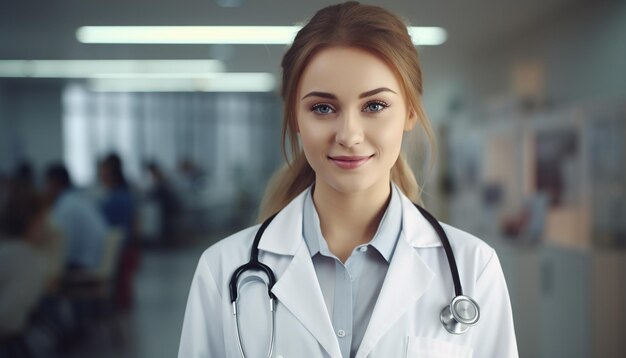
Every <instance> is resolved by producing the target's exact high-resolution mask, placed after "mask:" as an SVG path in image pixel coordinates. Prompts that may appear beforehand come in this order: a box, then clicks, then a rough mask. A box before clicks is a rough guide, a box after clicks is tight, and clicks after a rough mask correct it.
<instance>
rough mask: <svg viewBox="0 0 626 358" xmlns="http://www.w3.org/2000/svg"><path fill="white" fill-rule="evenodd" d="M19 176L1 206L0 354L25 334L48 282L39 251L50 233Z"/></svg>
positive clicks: (33, 195)
mask: <svg viewBox="0 0 626 358" xmlns="http://www.w3.org/2000/svg"><path fill="white" fill-rule="evenodd" d="M19 177H20V175H19V174H18V175H15V176H13V177H12V178H11V184H9V189H8V192H7V197H6V200H5V201H4V203H3V204H2V205H1V206H0V346H2V345H3V344H6V346H5V347H0V352H2V350H3V349H6V350H10V349H11V348H10V347H9V346H10V345H11V344H12V343H11V340H12V339H16V338H12V337H19V336H20V335H21V334H24V333H25V331H26V329H27V325H28V321H29V318H30V315H31V313H32V312H33V311H34V309H35V308H36V306H37V304H38V303H39V301H40V299H41V298H42V296H43V294H44V292H45V289H46V285H47V284H48V279H49V269H50V263H49V262H48V261H47V257H46V255H45V253H44V252H42V251H41V250H40V247H41V243H42V242H45V241H46V240H47V239H48V237H46V236H47V234H48V233H49V230H48V227H47V221H46V210H45V208H44V203H43V200H42V198H41V196H40V195H38V194H37V193H36V192H35V191H34V190H30V188H29V187H28V186H27V185H21V184H25V183H19V181H18V178H19ZM7 354H9V356H10V354H11V353H7ZM0 355H1V354H0Z"/></svg>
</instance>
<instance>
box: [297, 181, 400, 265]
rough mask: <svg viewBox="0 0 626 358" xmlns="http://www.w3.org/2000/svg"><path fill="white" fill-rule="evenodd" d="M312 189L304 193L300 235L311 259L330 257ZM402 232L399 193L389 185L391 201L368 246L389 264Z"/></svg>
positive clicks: (393, 186)
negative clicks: (320, 255)
mask: <svg viewBox="0 0 626 358" xmlns="http://www.w3.org/2000/svg"><path fill="white" fill-rule="evenodd" d="M312 188H313V186H310V187H309V188H308V189H307V192H306V193H305V198H304V207H303V217H302V218H303V223H302V234H303V236H304V240H305V242H306V244H307V246H308V248H309V252H310V254H311V257H313V256H315V255H316V254H318V253H321V254H322V255H326V256H331V255H332V254H331V253H330V250H329V249H328V244H327V243H326V240H325V239H324V236H323V235H322V231H321V226H320V219H319V216H318V214H317V210H316V208H315V204H314V203H313V195H312ZM401 231H402V203H401V201H400V193H398V188H397V187H396V186H395V185H393V184H392V185H391V200H389V205H387V209H386V210H385V214H384V215H383V218H382V219H381V221H380V224H379V225H378V229H377V230H376V233H375V234H374V237H373V238H372V240H371V241H370V242H369V243H368V245H371V246H373V247H374V248H375V249H376V250H377V251H378V252H379V253H380V254H381V255H382V256H383V258H384V259H385V260H386V261H387V262H388V263H389V262H391V257H392V255H393V252H394V250H395V247H396V243H397V242H398V238H399V237H400V232H401Z"/></svg>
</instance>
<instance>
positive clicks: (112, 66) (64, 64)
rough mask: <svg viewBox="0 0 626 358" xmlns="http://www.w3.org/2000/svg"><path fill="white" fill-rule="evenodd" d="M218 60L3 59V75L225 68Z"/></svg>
mask: <svg viewBox="0 0 626 358" xmlns="http://www.w3.org/2000/svg"><path fill="white" fill-rule="evenodd" d="M223 70H224V64H223V63H222V62H221V61H217V60H0V77H18V78H19V77H35V78H86V77H90V76H94V75H98V74H103V73H104V74H120V75H122V76H124V75H133V74H155V73H186V74H189V73H192V74H206V73H212V72H221V71H223Z"/></svg>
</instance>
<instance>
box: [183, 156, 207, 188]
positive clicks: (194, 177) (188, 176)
mask: <svg viewBox="0 0 626 358" xmlns="http://www.w3.org/2000/svg"><path fill="white" fill-rule="evenodd" d="M177 174H178V175H177V176H178V182H179V185H180V186H181V188H182V189H183V190H190V191H194V190H197V189H198V188H199V187H201V185H202V180H203V178H204V172H203V171H202V169H200V168H199V167H198V166H197V165H196V164H195V163H194V162H193V161H191V159H189V158H184V159H182V160H181V161H180V162H179V163H178V173H177Z"/></svg>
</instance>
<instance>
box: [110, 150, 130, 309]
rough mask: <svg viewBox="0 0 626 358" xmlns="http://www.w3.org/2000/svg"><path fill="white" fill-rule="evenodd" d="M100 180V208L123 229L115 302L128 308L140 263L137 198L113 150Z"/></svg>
mask: <svg viewBox="0 0 626 358" xmlns="http://www.w3.org/2000/svg"><path fill="white" fill-rule="evenodd" d="M100 183H101V185H102V187H103V188H104V193H103V196H102V198H101V202H100V208H101V210H102V213H103V214H104V217H105V219H106V221H107V224H108V225H109V227H115V228H119V229H121V230H122V233H123V239H122V247H121V250H120V253H119V257H120V258H119V264H118V268H117V279H116V289H115V303H116V305H117V307H118V308H121V309H123V310H126V309H129V308H130V307H131V306H132V303H133V276H134V274H135V272H136V270H137V266H138V263H139V244H138V242H137V235H136V226H135V224H136V215H135V207H136V205H135V200H134V197H133V193H132V192H131V189H130V186H129V185H128V182H127V181H126V177H125V176H124V171H123V166H122V160H121V158H120V157H119V156H118V155H117V154H115V153H111V154H109V155H107V156H106V158H104V160H103V161H102V162H101V164H100Z"/></svg>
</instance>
